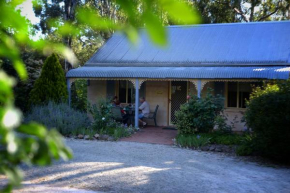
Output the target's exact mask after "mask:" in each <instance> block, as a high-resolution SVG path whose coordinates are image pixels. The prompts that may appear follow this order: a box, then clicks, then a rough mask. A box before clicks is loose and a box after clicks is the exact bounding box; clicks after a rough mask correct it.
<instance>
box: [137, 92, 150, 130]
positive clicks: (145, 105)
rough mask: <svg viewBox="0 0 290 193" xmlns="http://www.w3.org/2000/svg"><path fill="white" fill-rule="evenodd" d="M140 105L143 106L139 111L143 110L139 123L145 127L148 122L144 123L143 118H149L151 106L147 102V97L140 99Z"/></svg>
mask: <svg viewBox="0 0 290 193" xmlns="http://www.w3.org/2000/svg"><path fill="white" fill-rule="evenodd" d="M140 103H141V105H140V107H139V109H140V110H141V113H140V114H139V123H142V124H143V126H145V125H146V122H144V121H142V118H144V117H145V118H147V117H149V113H150V106H149V104H148V102H147V101H146V100H145V97H141V98H140Z"/></svg>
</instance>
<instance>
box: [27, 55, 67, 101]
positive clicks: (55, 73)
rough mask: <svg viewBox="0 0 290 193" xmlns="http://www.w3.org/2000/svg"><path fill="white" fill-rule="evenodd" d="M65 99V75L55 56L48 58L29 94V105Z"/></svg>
mask: <svg viewBox="0 0 290 193" xmlns="http://www.w3.org/2000/svg"><path fill="white" fill-rule="evenodd" d="M65 99H67V88H66V83H65V74H64V71H63V69H62V67H61V64H60V63H59V60H58V57H57V55H56V54H52V55H51V56H50V57H48V58H47V59H46V61H45V63H44V65H43V68H42V71H41V74H40V77H39V78H38V79H37V80H36V81H35V83H34V85H33V89H32V90H31V92H30V101H29V102H30V104H32V105H38V104H44V103H47V102H48V101H55V102H59V101H61V100H63V101H64V100H65Z"/></svg>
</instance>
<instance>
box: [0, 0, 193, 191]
mask: <svg viewBox="0 0 290 193" xmlns="http://www.w3.org/2000/svg"><path fill="white" fill-rule="evenodd" d="M23 2H24V0H11V1H0V64H3V63H4V62H3V61H5V60H7V61H8V62H7V63H8V64H9V63H10V64H11V65H13V67H14V69H15V71H16V73H15V74H16V78H15V77H14V78H13V77H10V76H8V75H7V74H6V72H5V71H3V69H2V67H1V69H0V174H4V175H5V176H6V177H7V179H8V184H7V186H6V187H5V189H4V190H3V191H5V192H10V191H11V190H12V188H13V187H14V186H17V185H19V184H20V183H21V180H22V172H21V169H20V168H19V165H20V164H22V163H26V164H28V165H31V164H34V165H48V164H51V163H52V160H53V159H59V158H63V159H65V160H66V159H70V158H71V157H72V153H71V152H70V150H69V149H68V148H67V147H66V146H65V145H64V143H63V141H62V137H61V135H60V134H59V133H58V132H57V131H56V130H54V129H50V130H47V129H46V128H45V127H43V126H41V125H39V124H37V123H29V124H22V123H21V122H22V113H21V111H20V110H18V109H17V108H16V107H15V106H14V94H13V87H14V86H15V84H16V82H17V79H18V80H20V81H25V80H26V79H27V77H28V75H27V70H26V68H25V65H24V63H23V60H22V58H21V49H23V48H29V49H32V50H36V51H39V52H42V54H44V55H46V56H47V55H50V54H52V53H57V54H60V55H61V56H62V57H63V58H65V59H66V61H68V62H69V63H70V64H72V65H73V64H76V63H77V59H76V57H75V55H74V53H73V52H72V50H71V49H70V48H69V47H66V46H65V45H63V44H61V43H59V42H56V41H48V40H44V39H39V40H37V41H33V40H32V39H31V32H32V29H33V27H32V25H31V24H30V23H29V21H27V20H26V19H25V17H23V16H21V14H20V11H19V10H17V7H18V6H19V5H20V4H21V3H23ZM33 2H34V7H35V8H36V9H39V10H40V12H41V10H42V8H44V6H43V4H42V3H43V2H46V1H41V0H35V1H33ZM71 2H75V1H71ZM135 2H137V1H130V0H116V1H114V3H115V4H116V5H117V7H119V9H120V11H121V12H122V14H124V16H125V18H126V19H125V21H124V22H123V23H116V22H114V21H112V18H103V17H102V16H100V15H99V14H98V12H96V10H94V9H93V8H91V7H90V6H85V7H78V8H77V9H75V12H74V13H73V14H72V15H68V17H66V18H65V20H59V18H55V20H54V21H50V22H51V24H52V28H53V29H55V30H56V31H57V32H58V33H59V35H61V36H62V37H73V36H78V35H79V34H82V33H84V31H83V28H82V26H84V25H86V26H88V27H90V28H91V29H92V30H93V31H94V30H99V31H108V30H122V31H123V32H125V33H126V34H127V36H128V38H129V39H130V40H131V41H133V42H136V41H137V39H138V27H140V26H145V28H146V30H147V32H148V34H149V36H150V37H151V39H152V40H153V41H154V42H155V43H159V44H161V45H165V44H166V30H165V28H164V27H163V26H162V22H161V21H160V19H159V17H157V16H156V14H155V11H154V10H155V9H156V10H160V11H163V12H166V14H168V15H169V16H170V18H171V19H172V20H174V21H176V22H177V23H180V24H190V23H194V22H197V21H198V20H199V19H198V17H197V14H196V12H195V11H194V10H193V9H191V8H190V7H188V6H187V4H186V3H184V1H179V0H156V1H153V0H141V1H140V2H141V5H142V6H141V7H140V6H139V5H137V4H136V3H135ZM153 8H154V9H153ZM134 10H135V11H134ZM74 14H75V15H74ZM71 16H73V17H76V18H77V20H71V19H70V17H71ZM64 40H66V41H64V42H65V44H66V45H68V46H69V44H68V43H67V38H64ZM68 40H69V39H68Z"/></svg>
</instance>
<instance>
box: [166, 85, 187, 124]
mask: <svg viewBox="0 0 290 193" xmlns="http://www.w3.org/2000/svg"><path fill="white" fill-rule="evenodd" d="M186 96H187V81H172V82H171V84H170V93H169V101H170V106H169V123H170V125H174V121H175V120H176V117H175V112H176V111H178V110H179V109H180V105H182V104H184V103H186Z"/></svg>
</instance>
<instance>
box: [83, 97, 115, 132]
mask: <svg viewBox="0 0 290 193" xmlns="http://www.w3.org/2000/svg"><path fill="white" fill-rule="evenodd" d="M111 107H112V105H111V103H110V101H109V100H106V99H100V100H98V102H97V103H96V104H93V105H89V106H88V109H89V112H90V113H91V114H92V116H93V119H94V120H93V123H92V128H93V129H94V130H95V131H101V130H106V129H108V128H110V127H111V128H114V127H116V124H117V123H115V122H114V120H113V119H112V114H111Z"/></svg>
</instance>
